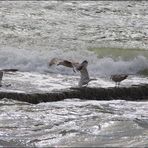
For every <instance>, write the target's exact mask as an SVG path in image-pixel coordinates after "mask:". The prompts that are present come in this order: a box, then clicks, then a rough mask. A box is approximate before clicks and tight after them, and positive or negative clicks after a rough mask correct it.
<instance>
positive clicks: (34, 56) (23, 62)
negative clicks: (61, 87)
mask: <svg viewBox="0 0 148 148" xmlns="http://www.w3.org/2000/svg"><path fill="white" fill-rule="evenodd" d="M53 57H58V58H63V59H72V60H75V61H78V62H81V61H83V60H85V59H86V60H88V62H89V66H88V70H89V72H90V74H91V75H110V74H114V73H128V74H136V73H137V72H139V71H142V70H145V69H148V59H147V57H145V56H143V55H137V56H136V57H134V58H131V59H128V60H127V59H126V60H124V59H123V58H122V57H118V58H116V59H114V58H112V57H110V56H105V57H102V58H99V57H98V56H97V54H95V53H94V52H91V51H88V50H65V51H64V50H60V49H57V50H35V49H34V50H32V49H30V50H29V49H28V50H27V49H16V48H1V49H0V67H1V68H18V69H19V70H20V71H30V72H31V71H35V72H41V73H44V72H54V73H61V74H74V73H73V71H72V70H71V69H70V68H66V67H63V66H52V67H48V62H49V60H51V59H52V58H53Z"/></svg>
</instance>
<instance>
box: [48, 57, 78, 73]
mask: <svg viewBox="0 0 148 148" xmlns="http://www.w3.org/2000/svg"><path fill="white" fill-rule="evenodd" d="M54 64H56V65H63V66H65V67H69V68H72V69H73V71H74V72H76V71H75V68H76V67H77V66H78V65H79V63H78V62H73V61H68V60H63V59H58V58H53V59H51V61H49V66H52V65H54Z"/></svg>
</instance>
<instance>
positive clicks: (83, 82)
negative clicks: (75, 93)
mask: <svg viewBox="0 0 148 148" xmlns="http://www.w3.org/2000/svg"><path fill="white" fill-rule="evenodd" d="M87 66H88V61H87V60H84V61H83V62H82V63H81V64H80V65H79V66H78V67H77V68H76V70H77V71H80V80H79V84H78V86H79V87H83V86H87V85H88V83H89V82H90V81H93V80H97V79H90V77H89V73H88V70H87Z"/></svg>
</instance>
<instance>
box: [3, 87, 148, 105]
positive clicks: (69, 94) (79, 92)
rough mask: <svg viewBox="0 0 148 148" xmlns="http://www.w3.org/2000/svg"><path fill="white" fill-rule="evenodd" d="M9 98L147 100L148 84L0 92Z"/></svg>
mask: <svg viewBox="0 0 148 148" xmlns="http://www.w3.org/2000/svg"><path fill="white" fill-rule="evenodd" d="M3 98H9V99H14V100H19V101H25V102H29V103H33V104H37V103H40V102H51V101H60V100H63V99H67V98H79V99H88V100H112V99H114V100H117V99H120V100H121V99H123V100H132V101H137V100H147V99H148V84H145V85H139V86H131V87H118V88H117V87H110V88H97V87H83V88H70V89H61V90H57V91H51V92H49V93H47V92H46V93H22V92H0V99H3Z"/></svg>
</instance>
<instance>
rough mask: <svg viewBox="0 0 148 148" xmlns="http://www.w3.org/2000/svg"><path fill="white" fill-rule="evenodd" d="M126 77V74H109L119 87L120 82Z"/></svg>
mask: <svg viewBox="0 0 148 148" xmlns="http://www.w3.org/2000/svg"><path fill="white" fill-rule="evenodd" d="M127 77H128V75H127V74H119V75H111V77H110V79H111V80H112V81H114V82H115V83H116V86H118V87H119V85H120V82H121V81H123V80H125V79H126V78H127Z"/></svg>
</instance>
